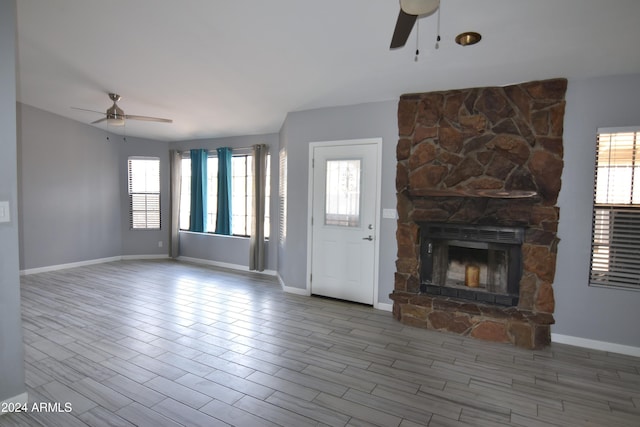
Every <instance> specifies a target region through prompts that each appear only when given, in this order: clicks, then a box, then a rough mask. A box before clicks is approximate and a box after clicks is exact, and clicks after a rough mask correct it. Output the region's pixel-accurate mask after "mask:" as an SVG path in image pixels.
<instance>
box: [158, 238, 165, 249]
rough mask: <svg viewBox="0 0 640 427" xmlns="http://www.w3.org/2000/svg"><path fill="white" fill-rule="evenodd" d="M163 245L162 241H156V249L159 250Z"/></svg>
mask: <svg viewBox="0 0 640 427" xmlns="http://www.w3.org/2000/svg"><path fill="white" fill-rule="evenodd" d="M163 245H164V244H163V243H162V240H159V241H158V247H159V248H161V247H162V246H163Z"/></svg>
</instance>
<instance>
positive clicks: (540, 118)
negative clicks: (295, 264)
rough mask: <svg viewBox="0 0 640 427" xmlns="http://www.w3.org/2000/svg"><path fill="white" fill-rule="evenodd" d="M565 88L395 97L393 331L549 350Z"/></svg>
mask: <svg viewBox="0 0 640 427" xmlns="http://www.w3.org/2000/svg"><path fill="white" fill-rule="evenodd" d="M566 85H567V82H566V80H565V79H554V80H545V81H537V82H529V83H522V84H518V85H512V86H506V87H488V88H473V89H464V90H452V91H446V92H432V93H424V94H410V95H403V96H402V97H401V98H400V102H399V104H398V127H399V137H400V138H399V141H398V145H397V150H396V152H397V159H398V163H397V172H396V189H397V198H398V205H397V209H398V217H399V219H398V228H397V232H396V238H397V243H398V259H397V261H396V275H395V285H394V291H393V293H392V294H391V295H390V298H391V299H392V300H393V301H394V304H393V314H394V316H395V317H396V318H397V319H398V320H400V321H401V322H403V323H405V324H409V325H414V326H420V327H425V328H429V329H436V330H445V331H450V332H455V333H458V334H462V335H469V336H472V337H476V338H481V339H487V340H492V341H499V342H511V343H513V344H515V345H518V346H521V347H526V348H540V347H544V346H546V345H548V344H549V343H550V339H551V336H550V325H551V324H553V322H554V320H553V311H554V299H553V279H554V275H555V262H556V246H557V244H558V238H557V236H556V231H557V225H558V218H559V210H558V207H557V206H556V202H557V197H558V193H559V191H560V185H561V181H560V178H561V173H562V167H563V161H562V156H563V143H562V133H563V119H564V106H565V101H564V95H565V92H566Z"/></svg>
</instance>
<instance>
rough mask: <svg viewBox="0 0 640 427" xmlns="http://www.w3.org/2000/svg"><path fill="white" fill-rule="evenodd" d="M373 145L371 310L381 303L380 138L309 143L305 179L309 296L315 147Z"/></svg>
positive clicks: (309, 291)
mask: <svg viewBox="0 0 640 427" xmlns="http://www.w3.org/2000/svg"><path fill="white" fill-rule="evenodd" d="M369 144H371V145H375V147H376V157H377V162H376V163H377V164H376V165H375V167H376V175H377V177H378V179H377V182H376V191H375V193H376V194H375V211H376V217H375V227H376V239H375V241H374V249H373V308H382V307H379V305H380V304H382V305H384V304H383V303H380V302H378V280H379V276H380V265H379V261H380V216H381V203H382V138H381V137H376V138H363V139H345V140H336V141H318V142H310V143H309V164H308V168H307V169H308V179H307V185H308V187H307V277H306V279H305V282H306V290H307V295H311V271H312V270H311V268H312V259H313V229H312V227H311V217H312V216H313V196H314V193H313V154H314V150H315V148H316V147H335V146H349V145H369Z"/></svg>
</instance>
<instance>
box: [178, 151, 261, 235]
mask: <svg viewBox="0 0 640 427" xmlns="http://www.w3.org/2000/svg"><path fill="white" fill-rule="evenodd" d="M231 156H232V160H231V162H232V172H231V174H232V175H231V180H232V184H231V185H232V188H233V185H234V184H233V179H234V176H235V175H234V174H235V172H234V171H233V169H234V168H233V158H238V157H245V158H247V157H251V158H252V161H253V154H252V152H251V149H250V148H232V154H231ZM207 157H208V159H212V158H215V159H216V160H217V158H218V155H217V153H216V150H215V149H208V154H207ZM182 160H190V157H189V151H188V150H187V151H184V152H183V153H182ZM270 162H271V153H268V154H267V185H266V190H267V192H266V195H265V199H266V200H265V207H266V208H265V234H266V235H265V240H269V235H270V234H271V233H270V232H271V229H270V226H271V215H270V214H269V212H268V209H269V206H270V199H271V194H270V191H271V182H270V181H271V176H270V171H271V165H270ZM247 164H248V161H247V160H245V162H244V166H245V170H244V175H243V176H244V178H245V179H244V187H245V199H247V200H245V209H246V212H245V215H244V216H245V218H246V226H245V230H246V231H247V233H250V228H251V203H250V191H249V189H248V187H250V186H251V181H250V179H249V178H250V177H251V173H252V169H247V168H248V166H247ZM189 165H190V163H189ZM182 166H183V168H182V169H183V171H184V170H185V168H184V166H185V163H183V164H182ZM210 170H211V169H210V168H207V175H209V173H210ZM183 177H184V172H183V174H182V175H181V178H183ZM207 178H208V181H209V182H208V183H207V185H208V184H209V183H210V182H211V181H214V179H212V178H211V177H209V176H207ZM215 181H216V182H217V177H216V179H215ZM183 189H184V187H183V186H182V184H181V196H180V197H181V204H180V206H181V207H182V206H183V203H182V197H184V192H183V191H182V190H183ZM209 195H210V191H209V189H208V188H207V196H209ZM211 202H212V200H207V210H208V211H209V212H208V217H207V220H208V222H207V228H209V227H210V226H211V224H210V223H209V220H210V219H211V218H210V211H211V208H210V206H211V205H213V206H214V207H216V209H217V192H216V203H211ZM231 203H233V195H232V201H231ZM186 205H188V204H186V203H185V204H184V206H186ZM216 214H217V212H216ZM234 216H235V215H234ZM180 217H181V221H180V222H182V214H181V215H180ZM184 220H185V221H186V219H184ZM232 222H233V218H232ZM186 224H187V228H182V227H181V226H180V231H181V232H187V233H195V232H194V231H190V230H189V229H188V221H186ZM267 225H268V226H269V227H267ZM233 228H234V227H233V225H232V234H231V235H228V236H227V235H219V234H216V233H215V223H214V224H213V227H212V229H210V230H208V231H205V232H204V233H205V234H212V235H217V236H223V237H238V238H249V237H250V234H234V233H233ZM198 233H200V232H198Z"/></svg>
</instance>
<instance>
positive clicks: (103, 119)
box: [89, 113, 107, 125]
mask: <svg viewBox="0 0 640 427" xmlns="http://www.w3.org/2000/svg"><path fill="white" fill-rule="evenodd" d="M100 114H104V113H100ZM106 120H107V118H106V117H103V118H101V119H98V120H96V121H95V122H91V123H89V124H92V125H95V124H97V123H102V122H104V121H106Z"/></svg>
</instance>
